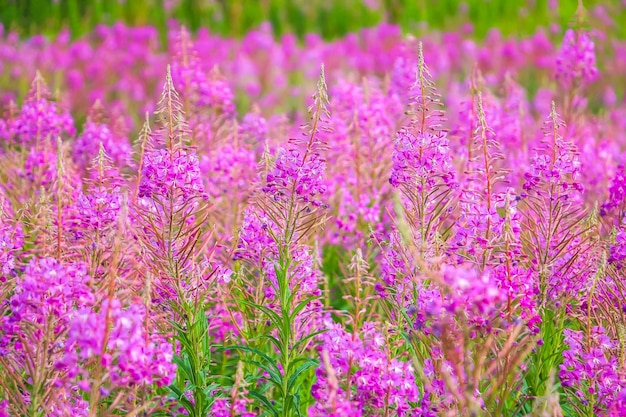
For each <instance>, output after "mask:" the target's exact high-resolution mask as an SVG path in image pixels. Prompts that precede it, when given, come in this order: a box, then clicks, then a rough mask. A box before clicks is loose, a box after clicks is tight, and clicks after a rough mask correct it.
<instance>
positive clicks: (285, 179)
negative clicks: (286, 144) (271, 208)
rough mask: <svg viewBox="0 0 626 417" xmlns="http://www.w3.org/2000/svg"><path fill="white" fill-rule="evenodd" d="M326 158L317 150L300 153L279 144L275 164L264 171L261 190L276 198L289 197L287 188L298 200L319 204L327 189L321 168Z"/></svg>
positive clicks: (322, 168) (323, 166)
mask: <svg viewBox="0 0 626 417" xmlns="http://www.w3.org/2000/svg"><path fill="white" fill-rule="evenodd" d="M325 169H326V162H325V161H324V159H323V158H321V157H320V156H319V155H318V154H315V153H313V154H309V155H307V154H303V153H301V152H300V151H299V150H296V149H291V150H287V149H285V148H280V149H279V150H278V153H277V155H276V161H275V167H274V169H273V170H272V171H271V172H269V173H268V174H267V179H266V181H267V184H266V186H265V187H264V188H263V191H264V192H265V193H267V194H269V195H271V196H272V198H274V199H276V200H283V199H285V198H288V196H289V194H290V192H293V194H294V197H295V198H296V199H297V200H298V201H301V202H304V203H311V204H312V205H314V206H320V205H322V204H323V203H322V201H321V200H320V196H322V195H324V193H325V192H326V188H327V187H326V184H325V183H324V177H323V175H324V170H325Z"/></svg>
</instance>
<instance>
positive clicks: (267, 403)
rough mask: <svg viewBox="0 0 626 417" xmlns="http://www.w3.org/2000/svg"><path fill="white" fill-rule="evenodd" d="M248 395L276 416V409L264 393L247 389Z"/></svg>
mask: <svg viewBox="0 0 626 417" xmlns="http://www.w3.org/2000/svg"><path fill="white" fill-rule="evenodd" d="M248 395H250V396H251V397H253V398H256V399H257V400H259V401H260V402H261V403H262V404H263V405H264V406H265V407H266V410H267V411H269V412H270V413H272V415H273V416H274V417H278V410H277V409H276V407H274V406H273V405H272V403H271V402H270V401H269V400H268V399H267V397H266V396H265V395H263V394H261V393H259V392H257V391H248Z"/></svg>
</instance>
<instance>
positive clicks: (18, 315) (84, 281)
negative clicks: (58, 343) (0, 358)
mask: <svg viewBox="0 0 626 417" xmlns="http://www.w3.org/2000/svg"><path fill="white" fill-rule="evenodd" d="M89 281H90V279H89V276H87V273H86V267H85V266H84V265H81V264H73V265H63V264H62V263H60V262H59V261H57V260H55V259H51V258H43V259H35V260H33V261H31V262H30V263H29V264H28V265H27V266H26V268H25V270H24V272H23V273H22V274H21V275H19V276H18V277H17V278H16V280H15V288H14V294H13V295H12V296H11V299H10V305H11V314H10V315H8V316H4V317H2V329H3V336H2V338H1V339H0V340H1V345H2V347H0V349H1V350H2V351H4V352H5V354H6V349H9V348H11V349H15V350H16V351H21V350H22V348H21V347H20V346H21V345H22V344H23V343H24V341H25V340H26V341H27V342H30V343H35V342H36V341H37V340H39V339H41V337H43V335H44V333H45V332H46V331H47V328H46V327H47V326H50V325H52V326H53V328H54V329H55V333H56V334H61V333H62V332H64V331H65V330H66V329H67V326H68V323H69V321H70V320H71V319H72V317H73V316H74V314H75V310H76V308H82V307H86V306H89V305H91V304H92V303H93V302H94V294H93V292H92V290H91V288H90V287H89ZM24 332H28V333H29V335H30V336H31V337H32V338H33V339H34V340H28V339H24V338H23V337H24ZM18 336H20V337H18Z"/></svg>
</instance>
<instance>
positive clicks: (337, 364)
mask: <svg viewBox="0 0 626 417" xmlns="http://www.w3.org/2000/svg"><path fill="white" fill-rule="evenodd" d="M326 326H327V331H326V332H325V333H323V334H322V336H321V339H322V346H321V348H320V349H322V350H325V351H326V352H327V355H328V357H329V358H330V361H329V367H330V368H331V369H332V370H333V371H334V373H335V374H336V378H337V379H339V381H340V385H339V386H338V387H337V388H335V392H334V393H332V392H331V390H332V383H331V382H330V381H329V380H328V379H327V378H328V371H326V370H325V369H324V367H320V368H318V371H317V375H318V380H317V382H316V383H315V385H314V386H313V396H314V398H315V399H316V400H317V401H318V405H317V406H316V407H314V408H313V410H311V411H312V413H313V415H318V416H322V415H331V414H328V412H329V411H330V410H328V407H329V406H330V407H333V406H334V407H335V409H334V412H335V413H338V412H339V410H345V411H343V412H346V413H347V414H335V415H347V416H355V415H362V413H364V411H365V410H387V412H393V413H394V415H398V416H407V415H415V414H414V413H417V412H419V408H414V407H413V406H411V404H414V403H417V402H418V401H419V398H420V395H419V391H418V388H417V385H416V384H415V379H414V377H413V369H412V366H411V364H410V363H408V362H404V361H401V360H398V359H391V360H390V359H389V357H388V354H387V352H385V339H384V337H383V335H382V334H381V333H379V332H378V331H377V330H376V328H375V327H374V325H373V324H372V323H366V324H365V326H364V327H363V329H362V330H361V333H362V334H360V335H359V334H358V333H354V334H350V333H348V332H346V331H345V330H344V329H343V328H342V326H340V325H337V324H334V323H332V322H327V323H326ZM336 383H337V382H336V381H335V384H336ZM331 393H332V395H333V396H334V397H335V398H334V399H331V400H330V401H329V398H328V395H329V394H331ZM333 402H334V403H335V404H334V405H333ZM352 403H354V405H352ZM356 404H358V406H356ZM337 406H339V407H340V408H339V410H338V409H337ZM357 407H358V408H357ZM391 410H393V411H391ZM325 413H326V414H325Z"/></svg>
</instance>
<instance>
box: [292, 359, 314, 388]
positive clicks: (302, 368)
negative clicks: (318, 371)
mask: <svg viewBox="0 0 626 417" xmlns="http://www.w3.org/2000/svg"><path fill="white" fill-rule="evenodd" d="M318 365H319V362H318V361H317V360H315V359H308V360H307V361H306V362H304V363H303V364H302V365H300V366H299V367H298V368H297V369H296V370H295V371H294V373H293V374H292V375H291V376H290V377H289V380H288V381H287V391H288V392H291V390H292V388H293V387H294V386H295V384H296V382H297V380H298V377H299V376H300V375H301V374H302V373H304V372H305V371H307V370H308V369H310V368H313V367H317V366H318Z"/></svg>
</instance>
